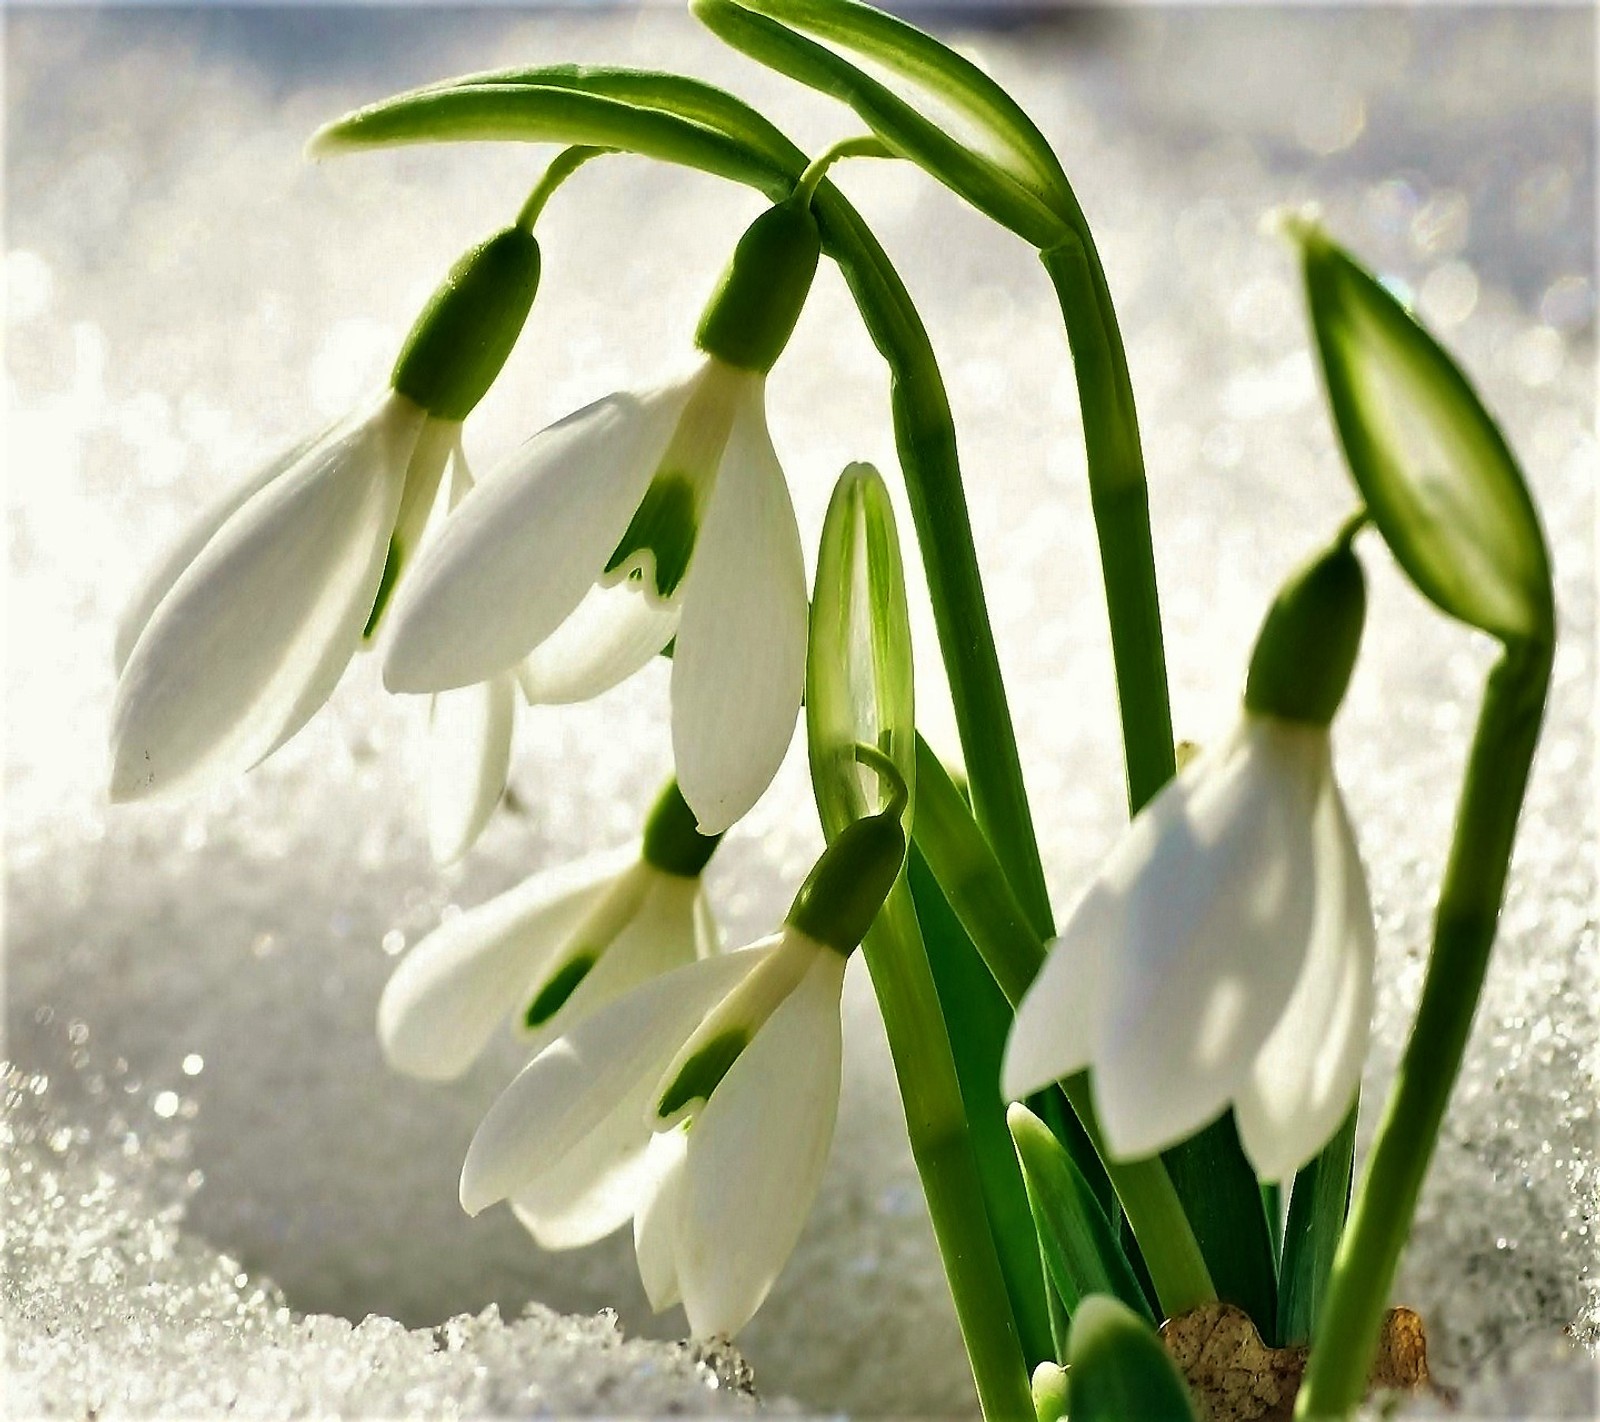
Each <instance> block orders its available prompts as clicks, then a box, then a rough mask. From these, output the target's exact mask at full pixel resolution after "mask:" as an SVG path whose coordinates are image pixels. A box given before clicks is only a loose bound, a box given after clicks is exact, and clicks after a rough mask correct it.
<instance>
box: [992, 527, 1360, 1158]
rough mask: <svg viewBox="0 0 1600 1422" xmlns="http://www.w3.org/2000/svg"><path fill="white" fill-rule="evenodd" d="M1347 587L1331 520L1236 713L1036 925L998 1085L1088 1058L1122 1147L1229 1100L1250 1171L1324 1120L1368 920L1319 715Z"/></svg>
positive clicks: (1356, 603)
mask: <svg viewBox="0 0 1600 1422" xmlns="http://www.w3.org/2000/svg"><path fill="white" fill-rule="evenodd" d="M1363 607H1364V600H1363V594H1362V584H1361V576H1360V569H1359V565H1358V564H1356V562H1355V559H1354V557H1353V555H1352V554H1351V553H1350V550H1349V547H1348V540H1346V541H1345V542H1344V543H1343V544H1341V545H1338V546H1336V547H1335V549H1334V550H1332V552H1330V553H1329V554H1328V555H1326V556H1325V557H1324V558H1323V559H1321V560H1319V561H1318V562H1316V563H1314V564H1313V565H1312V566H1311V568H1310V569H1309V570H1308V571H1307V572H1306V573H1305V574H1303V575H1302V576H1301V578H1300V579H1299V580H1297V581H1296V582H1294V583H1292V584H1291V585H1290V587H1289V588H1288V589H1286V591H1285V592H1284V594H1282V595H1281V596H1280V598H1279V600H1278V603H1277V604H1276V605H1275V606H1274V609H1273V612H1272V613H1271V614H1269V617H1268V620H1267V624H1266V626H1265V628H1264V629H1263V633H1262V636H1261V639H1260V641H1259V642H1258V643H1257V650H1256V655H1255V658H1254V660H1253V662H1252V667H1251V681H1250V688H1249V691H1248V692H1247V695H1246V709H1245V711H1244V714H1243V716H1242V718H1241V721H1240V723H1239V725H1238V726H1237V728H1236V729H1235V730H1234V732H1233V733H1232V734H1231V735H1230V736H1228V737H1227V738H1226V739H1225V740H1223V741H1222V742H1220V743H1219V744H1218V745H1216V746H1215V747H1212V748H1210V749H1208V750H1205V751H1202V752H1201V753H1200V754H1199V755H1198V756H1196V757H1195V758H1194V760H1193V761H1191V762H1190V763H1189V764H1188V765H1187V766H1186V767H1185V768H1184V770H1183V771H1182V772H1181V773H1180V774H1179V775H1178V777H1177V778H1176V779H1175V780H1174V781H1173V782H1172V783H1170V784H1169V785H1168V786H1167V787H1166V788H1165V789H1164V790H1163V791H1162V792H1161V793H1160V794H1158V795H1157V796H1156V797H1155V799H1154V800H1152V801H1151V802H1150V803H1149V804H1148V805H1147V806H1145V808H1144V809H1143V810H1141V811H1140V813H1139V814H1138V815H1137V816H1136V817H1135V818H1134V820H1133V823H1132V824H1131V825H1130V826H1129V827H1128V830H1127V831H1126V833H1125V834H1124V836H1123V837H1122V839H1121V840H1120V841H1119V842H1118V844H1117V846H1116V847H1115V849H1113V851H1112V852H1111V854H1110V855H1109V856H1108V858H1107V859H1106V860H1105V862H1104V863H1103V864H1102V865H1101V867H1100V870H1099V872H1098V873H1097V874H1096V876H1095V879H1094V881H1093V883H1092V884H1091V885H1090V886H1089V888H1088V890H1087V892H1086V893H1084V895H1083V896H1082V898H1081V899H1080V900H1079V901H1078V904H1077V907H1076V908H1075V909H1074V910H1073V912H1072V914H1071V916H1070V917H1069V918H1068V920H1067V923H1066V925H1065V927H1064V928H1063V929H1062V931H1061V934H1060V936H1059V937H1058V938H1057V939H1056V940H1055V942H1054V943H1053V944H1052V945H1051V948H1050V954H1049V957H1048V958H1047V959H1046V961H1045V964H1044V967H1043V968H1042V969H1041V970H1040V973H1039V976H1038V978H1037V979H1036V980H1035V982H1034V984H1033V986H1032V987H1031V988H1030V989H1029V991H1028V993H1027V995H1026V996H1025V997H1024V998H1023V1001H1022V1003H1021V1005H1020V1006H1019V1008H1018V1011H1017V1017H1016V1022H1015V1024H1014V1025H1013V1028H1012V1032H1011V1038H1010V1041H1009V1043H1008V1044H1007V1050H1006V1057H1005V1064H1004V1071H1003V1087H1004V1091H1005V1094H1006V1095H1007V1097H1010V1098H1018V1097H1021V1096H1024V1095H1026V1094H1027V1093H1029V1092H1031V1091H1035V1090H1037V1089H1039V1088H1040V1087H1042V1086H1044V1085H1047V1084H1048V1083H1050V1082H1053V1081H1056V1080H1058V1079H1059V1078H1061V1077H1063V1076H1067V1075H1070V1074H1071V1073H1074V1072H1077V1071H1081V1070H1083V1069H1085V1068H1089V1069H1090V1070H1091V1082H1092V1086H1093V1090H1094V1098H1095V1103H1096V1107H1097V1110H1098V1113H1099V1116H1100V1123H1101V1126H1102V1128H1103V1129H1104V1132H1105V1137H1106V1141H1107V1144H1108V1145H1109V1146H1110V1148H1111V1150H1112V1151H1113V1152H1114V1153H1115V1154H1116V1155H1118V1156H1121V1157H1125V1158H1140V1157H1144V1156H1149V1155H1153V1154H1155V1153H1156V1152H1157V1151H1160V1150H1163V1149H1165V1148H1166V1147H1168V1146H1171V1145H1174V1144H1176V1143H1177V1142H1179V1141H1181V1140H1183V1139H1185V1138H1186V1137H1188V1136H1190V1135H1192V1134H1193V1133H1194V1132H1196V1131H1198V1130H1199V1129H1200V1128H1201V1127H1203V1126H1205V1125H1206V1124H1207V1123H1208V1122H1209V1121H1210V1120H1212V1119H1213V1118H1214V1117H1215V1116H1217V1115H1219V1114H1220V1113H1221V1112H1222V1111H1223V1110H1224V1109H1226V1108H1227V1107H1229V1106H1230V1105H1231V1106H1232V1108H1233V1110H1234V1114H1235V1117H1236V1120H1237V1123H1238V1128H1239V1134H1240V1138H1241V1141H1242V1143H1243V1145H1244V1149H1245V1152H1246V1153H1247V1154H1248V1155H1249V1157H1250V1159H1251V1161H1252V1162H1253V1164H1254V1165H1255V1166H1256V1169H1257V1172H1258V1173H1259V1174H1260V1175H1261V1176H1262V1178H1264V1179H1267V1180H1280V1179H1283V1178H1285V1177H1287V1176H1288V1175H1290V1174H1292V1172H1293V1171H1295V1170H1296V1169H1297V1168H1298V1167H1299V1166H1301V1165H1303V1164H1304V1163H1305V1162H1306V1161H1308V1160H1309V1159H1311V1157H1312V1156H1314V1155H1315V1154H1316V1152H1317V1151H1318V1150H1319V1149H1320V1148H1321V1147H1322V1145H1323V1144H1324V1143H1325V1142H1326V1141H1327V1140H1328V1138H1329V1137H1330V1136H1331V1135H1332V1134H1333V1132H1334V1131H1335V1130H1336V1129H1337V1128H1338V1126H1339V1124H1340V1122H1341V1121H1342V1120H1343V1119H1344V1116H1345V1115H1346V1113H1347V1112H1348V1110H1349V1108H1350V1104H1351V1101H1352V1100H1353V1098H1354V1096H1355V1093H1356V1090H1357V1088H1358V1087H1359V1085H1360V1078H1361V1067H1362V1062H1363V1060H1364V1058H1365V1055H1366V1047H1367V1040H1368V1033H1369V1029H1370V1024H1371V1016H1372V998H1373V985H1372V979H1373V961H1374V955H1375V937H1376V935H1375V930H1374V926H1373V918H1372V908H1371V904H1370V901H1369V899H1368V895H1367V884H1366V875H1365V873H1364V871H1363V869H1362V865H1361V857H1360V854H1359V852H1358V850H1357V847H1356V841H1355V836H1354V834H1353V832H1352V830H1351V827H1350V821H1349V817H1348V815H1347V814H1346V811H1345V807H1344V802H1343V799H1342V797H1341V795H1340V793H1339V788H1338V785H1337V783H1336V782H1335V780H1334V775H1333V764H1332V754H1331V749H1330V741H1329V731H1328V724H1329V722H1330V721H1331V720H1332V717H1333V714H1334V711H1335V710H1336V708H1337V706H1338V703H1339V700H1340V698H1341V697H1342V696H1343V694H1344V689H1345V686H1346V684H1347V683H1348V680H1349V674H1350V669H1351V667H1352V665H1353V663H1354V659H1355V651H1356V646H1357V643H1358V641H1359V637H1360V626H1361V616H1362V609H1363ZM1308 649H1309V650H1308ZM1291 713H1292V714H1291Z"/></svg>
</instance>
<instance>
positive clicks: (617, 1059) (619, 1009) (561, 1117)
mask: <svg viewBox="0 0 1600 1422" xmlns="http://www.w3.org/2000/svg"><path fill="white" fill-rule="evenodd" d="M764 956H765V955H764V954H760V953H755V952H749V953H730V954H727V955H726V956H724V957H718V958H702V959H700V960H699V961H698V962H694V963H689V964H686V965H685V966H684V967H681V968H678V969H676V970H674V971H673V972H670V973H667V974H666V975H664V976H662V977H659V978H656V979H654V980H653V981H651V982H648V983H646V984H644V985H643V986H642V987H638V988H635V989H634V990H633V991H632V992H630V993H626V994H624V995H623V996H622V997H620V998H618V999H617V1000H616V1001H614V1002H612V1003H610V1004H608V1005H607V1006H606V1007H604V1008H602V1009H601V1010H600V1011H599V1012H596V1013H594V1014H592V1015H591V1016H589V1017H585V1018H584V1019H582V1020H581V1021H579V1022H578V1023H576V1024H575V1025H574V1026H573V1028H572V1030H571V1031H570V1032H568V1033H566V1034H565V1035H564V1036H562V1037H559V1038H557V1039H556V1040H555V1041H554V1042H552V1043H551V1044H550V1045H549V1046H548V1047H546V1048H545V1049H544V1050H543V1051H542V1052H540V1053H539V1055H538V1056H536V1057H535V1058H534V1059H533V1060H532V1061H531V1062H529V1063H528V1065H527V1066H526V1067H524V1068H523V1069H522V1071H521V1072H520V1073H519V1074H518V1075H517V1076H516V1077H515V1078H514V1079H513V1081H512V1082H511V1084H510V1085H509V1086H508V1087H506V1089H505V1090H504V1091H503V1092H501V1093H500V1095H499V1097H498V1098H496V1100H495V1102H494V1104H493V1105H492V1106H491V1107H490V1108H489V1112H488V1114H487V1115H486V1116H485V1117H484V1118H483V1121H482V1122H481V1123H480V1124H479V1126H478V1130H477V1133H476V1134H475V1135H474V1136H473V1138H472V1144H471V1145H470V1146H468V1147H467V1158H466V1161H465V1163H464V1164H463V1166H462V1168H461V1204H462V1208H463V1209H465V1210H466V1211H467V1213H468V1214H472V1215H475V1214H477V1213H478V1211H479V1210H482V1209H484V1208H485V1207H487V1206H489V1205H492V1204H494V1202H495V1201H496V1200H503V1199H505V1198H506V1197H508V1196H510V1195H515V1194H517V1193H518V1192H520V1191H523V1190H525V1189H527V1188H528V1187H529V1186H531V1185H532V1184H533V1182H534V1181H536V1180H537V1179H538V1178H539V1176H540V1175H541V1174H542V1173H544V1172H545V1171H547V1170H553V1169H555V1168H557V1166H558V1165H559V1164H560V1162H561V1160H562V1159H563V1158H564V1157H565V1156H566V1155H567V1154H568V1153H569V1152H572V1151H574V1150H576V1149H578V1147H579V1146H580V1145H581V1144H582V1142H583V1140H584V1139H585V1137H586V1136H587V1135H588V1134H589V1132H590V1131H591V1130H593V1129H594V1128H595V1127H596V1126H597V1125H598V1124H599V1123H600V1122H602V1121H605V1120H606V1119H607V1118H608V1117H610V1115H611V1113H612V1112H613V1111H633V1112H635V1113H636V1114H637V1116H638V1119H639V1120H640V1122H641V1123H643V1121H644V1113H645V1110H646V1108H647V1107H648V1105H649V1102H650V1094H651V1092H652V1090H653V1089H654V1087H655V1084H656V1081H657V1079H658V1077H659V1076H660V1073H661V1069H662V1067H664V1066H665V1065H666V1063H667V1061H668V1060H670V1058H671V1056H672V1053H673V1052H674V1051H675V1050H676V1049H677V1046H678V1044H679V1043H680V1042H681V1041H682V1040H683V1039H684V1037H685V1036H687V1035H688V1033H689V1032H690V1031H691V1030H692V1029H693V1027H694V1025H695V1023H696V1022H698V1021H699V1020H700V1018H701V1017H703V1016H704V1015H705V1014H706V1012H707V1011H709V1010H710V1008H711V1007H712V1006H713V1005H714V1004H715V1003H716V1002H717V1000H718V999H719V998H721V997H722V996H723V995H724V994H725V993H726V992H727V991H728V990H729V989H730V988H732V987H733V986H734V984H736V983H737V982H738V981H739V980H740V979H741V978H742V977H743V976H744V974H745V973H747V972H749V971H750V970H751V969H753V968H754V967H756V966H757V965H758V964H759V963H760V962H761V961H762V959H763V957H764Z"/></svg>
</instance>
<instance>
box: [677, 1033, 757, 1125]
mask: <svg viewBox="0 0 1600 1422" xmlns="http://www.w3.org/2000/svg"><path fill="white" fill-rule="evenodd" d="M749 1045H750V1034H749V1033H748V1032H745V1031H743V1030H741V1029H739V1028H729V1029H728V1031H726V1032H723V1033H720V1034H719V1035H718V1036H715V1037H713V1038H712V1039H711V1040H710V1041H709V1042H707V1043H706V1044H705V1045H704V1046H703V1047H701V1048H700V1049H699V1050H698V1051H697V1052H695V1054H694V1055H693V1056H691V1057H690V1058H689V1059H688V1061H686V1062H685V1063H684V1064H683V1066H682V1067H681V1068H679V1070H678V1074H677V1075H676V1076H675V1077H673V1079H672V1082H671V1084H670V1085H668V1087H667V1088H666V1090H665V1091H663V1092H662V1093H661V1097H660V1099H659V1100H658V1101H657V1103H656V1121H657V1126H658V1127H662V1126H669V1125H674V1124H676V1123H677V1121H678V1120H679V1119H680V1118H681V1117H682V1116H683V1115H684V1114H685V1113H686V1112H687V1110H688V1109H689V1108H690V1107H691V1106H693V1105H694V1104H695V1103H696V1102H697V1101H709V1100H710V1099H711V1093H712V1092H713V1091H715V1090H716V1089H717V1087H718V1086H719V1085H720V1084H721V1082H722V1078H723V1077H725V1076H726V1075H727V1074H728V1072H729V1071H730V1070H731V1069H732V1067H733V1064H734V1063H735V1062H736V1061H738V1060H739V1055H740V1053H741V1052H743V1051H744V1049H745V1048H746V1047H748V1046H749Z"/></svg>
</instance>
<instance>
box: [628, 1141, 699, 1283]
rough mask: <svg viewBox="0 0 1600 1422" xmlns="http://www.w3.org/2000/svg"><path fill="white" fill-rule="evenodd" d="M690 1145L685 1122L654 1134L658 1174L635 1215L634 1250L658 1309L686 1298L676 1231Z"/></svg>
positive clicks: (652, 1144) (654, 1164)
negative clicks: (680, 1281) (681, 1286)
mask: <svg viewBox="0 0 1600 1422" xmlns="http://www.w3.org/2000/svg"><path fill="white" fill-rule="evenodd" d="M687 1147H688V1127H686V1126H680V1127H679V1128H678V1129H677V1130H673V1131H663V1132H661V1133H660V1134H659V1135H657V1136H654V1137H653V1138H652V1140H651V1142H650V1153H651V1155H652V1156H653V1157H654V1160H653V1161H652V1168H653V1169H654V1171H655V1172H656V1173H655V1178H654V1180H653V1182H652V1188H651V1189H650V1190H648V1191H647V1192H646V1193H645V1196H644V1198H643V1199H642V1200H641V1201H640V1202H639V1208H638V1209H637V1210H636V1211H634V1216H633V1254H634V1258H635V1259H637V1260H638V1262H639V1281H640V1282H641V1283H642V1284H643V1285H644V1294H645V1297H646V1298H647V1299H649V1300H650V1308H651V1310H652V1311H653V1312H655V1313H660V1312H661V1311H662V1310H663V1309H669V1308H671V1307H672V1306H673V1304H675V1303H680V1302H681V1301H682V1299H683V1293H682V1290H680V1289H679V1287H678V1256H677V1233H678V1213H679V1211H680V1210H681V1208H682V1204H683V1162H684V1156H685V1152H686V1149H687Z"/></svg>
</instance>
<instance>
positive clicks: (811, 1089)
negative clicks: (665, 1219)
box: [676, 949, 844, 1338]
mask: <svg viewBox="0 0 1600 1422" xmlns="http://www.w3.org/2000/svg"><path fill="white" fill-rule="evenodd" d="M705 961H706V962H710V963H714V962H717V961H718V960H717V959H715V958H708V959H706V960H705ZM843 980H844V959H842V958H841V957H839V956H838V954H836V953H833V952H831V951H830V950H828V949H823V950H821V951H820V952H819V953H818V956H817V960H816V963H815V964H814V965H813V967H812V969H811V971H809V972H808V973H807V974H806V976H805V977H804V978H803V979H802V980H801V982H800V985H799V986H798V987H797V988H796V989H795V990H794V992H793V993H792V994H791V995H790V996H789V998H788V1000H787V1001H785V1002H784V1003H783V1005H782V1006H781V1007H779V1008H778V1010H777V1011H776V1012H774V1013H773V1014H772V1016H771V1017H770V1018H769V1019H768V1020H767V1023H766V1025H765V1026H764V1027H763V1028H762V1029H761V1031H760V1032H759V1033H758V1034H757V1036H756V1039H755V1041H753V1042H752V1043H751V1044H750V1045H749V1047H747V1048H746V1049H745V1051H744V1052H743V1054H742V1055H741V1056H740V1057H739V1059H738V1061H737V1062H735V1063H734V1065H733V1068H732V1070H730V1071H729V1073H728V1075H727V1076H726V1077H725V1078H724V1079H723V1081H722V1084H721V1085H720V1086H719V1087H718V1088H717V1089H716V1091H714V1092H713V1093H712V1096H711V1099H710V1101H708V1102H707V1103H706V1105H705V1107H704V1109H703V1110H701V1112H700V1113H699V1114H698V1115H697V1116H696V1117H695V1119H694V1122H693V1124H692V1125H691V1126H690V1128H689V1149H688V1156H687V1159H686V1160H685V1162H684V1180H683V1200H682V1204H681V1207H680V1214H679V1221H678V1234H677V1251H676V1257H677V1265H678V1283H679V1286H680V1287H681V1289H682V1291H683V1303H684V1308H685V1310H686V1311H687V1312H688V1315H689V1328H690V1331H691V1332H692V1333H694V1334H695V1336H696V1337H702V1338H703V1337H708V1336H710V1335H712V1334H726V1335H729V1336H732V1335H733V1334H735V1333H737V1332H738V1331H739V1330H740V1329H741V1328H743V1327H744V1325H745V1324H746V1323H748V1322H749V1321H750V1318H751V1316H752V1315H753V1314H754V1313H755V1311H756V1310H757V1309H758V1308H760V1307H761V1304H762V1301H763V1300H764V1299H765V1298H766V1296H767V1293H768V1291H769V1290H770V1289H771V1288H772V1285H773V1282H774V1280H776V1279H777V1277H778V1273H779V1271H780V1270H781V1269H782V1268H783V1266H784V1264H785V1263H786V1262H787V1260H788V1258H789V1255H790V1254H791V1253H792V1252H793V1250H794V1246H795V1243H796V1242H797V1241H798V1240H799V1238H800V1231H801V1228H802V1227H803V1226H804V1224H805V1221H806V1216H807V1215H808V1214H809V1213H810V1211H811V1204H812V1201H813V1200H814V1199H815V1198H816V1193H817V1187H818V1186H819V1185H820V1184H821V1183H822V1173H823V1168H824V1167H825V1166H826V1164H827V1160H828V1148H829V1146H830V1145H831V1144H832V1141H833V1125H834V1118H835V1116H836V1115H837V1114H838V1109H839V1070H840V1056H841V1043H840V1026H839V991H840V987H841V985H842V983H843Z"/></svg>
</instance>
